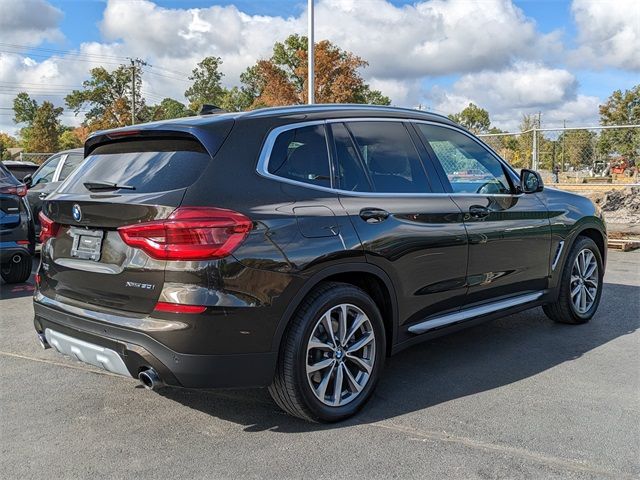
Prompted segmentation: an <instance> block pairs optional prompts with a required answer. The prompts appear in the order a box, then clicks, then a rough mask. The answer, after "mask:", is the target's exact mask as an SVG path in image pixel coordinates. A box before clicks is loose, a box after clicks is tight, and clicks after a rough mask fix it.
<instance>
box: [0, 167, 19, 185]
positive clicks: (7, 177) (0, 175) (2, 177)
mask: <svg viewBox="0 0 640 480" xmlns="http://www.w3.org/2000/svg"><path fill="white" fill-rule="evenodd" d="M0 183H4V184H7V183H10V184H14V183H16V179H15V177H14V176H13V175H12V174H11V172H10V171H9V170H8V169H7V167H5V166H4V165H3V164H2V163H0Z"/></svg>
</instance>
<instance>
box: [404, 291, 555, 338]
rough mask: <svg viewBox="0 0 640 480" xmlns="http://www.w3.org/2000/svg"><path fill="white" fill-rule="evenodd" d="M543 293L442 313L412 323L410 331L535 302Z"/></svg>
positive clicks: (423, 329)
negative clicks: (439, 315) (414, 323)
mask: <svg viewBox="0 0 640 480" xmlns="http://www.w3.org/2000/svg"><path fill="white" fill-rule="evenodd" d="M543 294H544V292H535V293H528V294H525V295H519V296H517V297H514V298H508V299H506V300H500V301H498V302H493V303H490V304H487V305H480V306H479V307H474V308H469V309H467V310H460V311H458V312H453V313H449V314H447V315H442V316H441V317H434V318H430V319H429V320H425V321H424V322H421V323H418V324H416V325H412V326H411V327H409V332H411V333H415V334H421V333H425V332H428V331H429V330H433V329H435V328H439V327H444V326H445V325H451V324H453V323H459V322H464V321H466V320H471V319H473V318H476V317H480V316H482V315H488V314H490V313H494V312H498V311H500V310H506V309H507V308H511V307H515V306H518V305H523V304H525V303H529V302H534V301H536V300H538V299H539V298H540V297H542V295H543Z"/></svg>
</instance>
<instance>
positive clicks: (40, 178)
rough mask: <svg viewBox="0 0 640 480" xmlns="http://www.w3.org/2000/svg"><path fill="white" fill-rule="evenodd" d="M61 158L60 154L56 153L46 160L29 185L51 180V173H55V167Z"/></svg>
mask: <svg viewBox="0 0 640 480" xmlns="http://www.w3.org/2000/svg"><path fill="white" fill-rule="evenodd" d="M61 159H62V156H61V155H57V156H55V157H52V158H51V159H50V160H47V161H46V162H45V163H44V164H43V165H42V166H41V167H40V169H39V170H38V171H37V172H36V173H35V175H34V176H33V180H32V181H31V185H37V184H38V183H49V182H51V181H52V180H53V174H54V173H56V168H58V164H59V163H60V160H61Z"/></svg>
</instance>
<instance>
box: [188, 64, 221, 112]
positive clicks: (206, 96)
mask: <svg viewBox="0 0 640 480" xmlns="http://www.w3.org/2000/svg"><path fill="white" fill-rule="evenodd" d="M221 64H222V59H221V58H220V57H205V58H204V59H203V60H202V61H201V62H200V63H198V65H197V66H196V68H194V69H193V70H192V72H191V75H190V76H189V80H191V81H193V84H192V85H191V86H190V87H189V88H187V90H186V91H185V92H184V96H185V97H187V100H189V108H190V109H191V110H193V111H195V112H197V111H199V110H200V108H201V107H202V105H204V104H205V103H206V104H212V105H217V106H220V103H222V99H223V97H224V95H225V88H224V87H223V86H222V77H223V76H224V74H223V73H222V72H221V71H220V65H221Z"/></svg>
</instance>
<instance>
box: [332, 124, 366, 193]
mask: <svg viewBox="0 0 640 480" xmlns="http://www.w3.org/2000/svg"><path fill="white" fill-rule="evenodd" d="M331 130H332V133H333V140H334V142H335V145H336V167H337V169H338V171H337V172H336V173H337V175H338V182H339V186H340V188H341V189H342V190H349V191H352V192H370V191H371V184H370V183H369V179H368V178H367V175H366V173H365V171H364V168H363V165H362V162H361V161H360V158H359V157H358V152H357V151H356V146H355V145H354V144H353V141H352V139H351V135H350V134H349V132H348V131H347V129H346V128H345V127H344V125H343V124H341V123H334V124H332V125H331Z"/></svg>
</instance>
